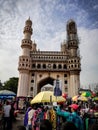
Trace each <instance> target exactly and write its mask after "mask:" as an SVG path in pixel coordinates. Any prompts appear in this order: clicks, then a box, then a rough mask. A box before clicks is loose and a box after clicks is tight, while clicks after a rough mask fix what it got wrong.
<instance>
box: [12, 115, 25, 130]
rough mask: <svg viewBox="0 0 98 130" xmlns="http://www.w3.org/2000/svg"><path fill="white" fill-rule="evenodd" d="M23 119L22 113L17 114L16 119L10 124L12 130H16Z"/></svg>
mask: <svg viewBox="0 0 98 130" xmlns="http://www.w3.org/2000/svg"><path fill="white" fill-rule="evenodd" d="M23 121H24V114H18V115H17V117H16V121H14V122H13V124H12V130H16V129H17V126H20V125H22V126H23Z"/></svg>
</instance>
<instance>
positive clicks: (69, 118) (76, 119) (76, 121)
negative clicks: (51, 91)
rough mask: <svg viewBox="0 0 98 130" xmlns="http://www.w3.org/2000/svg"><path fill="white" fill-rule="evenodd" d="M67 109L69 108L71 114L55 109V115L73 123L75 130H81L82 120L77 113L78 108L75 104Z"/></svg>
mask: <svg viewBox="0 0 98 130" xmlns="http://www.w3.org/2000/svg"><path fill="white" fill-rule="evenodd" d="M69 107H70V108H71V113H70V112H66V111H62V110H60V108H57V109H56V113H57V115H59V116H62V117H64V118H66V121H69V122H73V123H74V124H75V126H76V128H77V130H83V121H82V118H81V117H80V116H79V115H78V113H77V111H78V108H79V106H78V105H77V104H71V105H70V106H69Z"/></svg>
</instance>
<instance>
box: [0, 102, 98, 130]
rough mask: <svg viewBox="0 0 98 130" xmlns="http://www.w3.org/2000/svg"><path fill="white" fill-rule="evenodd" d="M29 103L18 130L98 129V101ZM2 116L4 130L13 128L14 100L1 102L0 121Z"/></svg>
mask: <svg viewBox="0 0 98 130" xmlns="http://www.w3.org/2000/svg"><path fill="white" fill-rule="evenodd" d="M27 104H28V105H27V107H26V108H25V113H24V124H23V126H20V127H17V130H67V129H68V130H98V103H97V102H92V101H91V100H90V101H88V102H83V101H79V102H72V100H71V99H70V100H66V102H63V103H57V104H56V105H53V104H52V105H49V104H48V105H46V104H45V103H36V104H32V105H31V104H30V103H27ZM2 118H3V130H12V121H13V120H15V108H14V103H13V102H8V101H6V102H5V103H4V104H0V121H1V120H2Z"/></svg>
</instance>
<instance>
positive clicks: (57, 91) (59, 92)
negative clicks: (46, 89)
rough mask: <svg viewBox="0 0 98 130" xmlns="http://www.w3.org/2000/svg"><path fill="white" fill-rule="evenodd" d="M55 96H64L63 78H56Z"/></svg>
mask: <svg viewBox="0 0 98 130" xmlns="http://www.w3.org/2000/svg"><path fill="white" fill-rule="evenodd" d="M54 96H62V84H61V80H58V79H56V80H55V81H54Z"/></svg>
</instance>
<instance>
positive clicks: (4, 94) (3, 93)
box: [0, 90, 16, 96]
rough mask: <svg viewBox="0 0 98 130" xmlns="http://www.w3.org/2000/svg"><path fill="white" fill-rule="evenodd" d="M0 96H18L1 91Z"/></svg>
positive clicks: (7, 91)
mask: <svg viewBox="0 0 98 130" xmlns="http://www.w3.org/2000/svg"><path fill="white" fill-rule="evenodd" d="M0 96H16V94H15V93H14V92H12V91H9V90H1V91H0Z"/></svg>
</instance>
